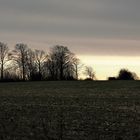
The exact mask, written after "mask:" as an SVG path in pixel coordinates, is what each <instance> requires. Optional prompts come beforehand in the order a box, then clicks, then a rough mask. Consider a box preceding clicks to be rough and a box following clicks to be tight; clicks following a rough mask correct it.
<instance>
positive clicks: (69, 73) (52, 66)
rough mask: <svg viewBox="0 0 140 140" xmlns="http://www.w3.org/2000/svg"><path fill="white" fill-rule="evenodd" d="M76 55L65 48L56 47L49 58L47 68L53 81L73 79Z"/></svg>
mask: <svg viewBox="0 0 140 140" xmlns="http://www.w3.org/2000/svg"><path fill="white" fill-rule="evenodd" d="M73 58H74V54H73V53H72V52H71V51H70V50H69V49H68V48H67V47H65V46H59V45H57V46H54V47H53V48H52V49H51V53H50V55H49V58H48V63H47V67H48V70H49V74H51V75H50V77H52V79H53V80H66V79H69V78H70V79H71V78H73V73H74V67H73Z"/></svg>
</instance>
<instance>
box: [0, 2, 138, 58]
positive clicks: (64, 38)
mask: <svg viewBox="0 0 140 140" xmlns="http://www.w3.org/2000/svg"><path fill="white" fill-rule="evenodd" d="M139 5H140V1H139V0H133V1H132V0H39V1H38V0H0V38H1V41H7V42H8V43H11V44H12V43H13V44H14V43H16V41H17V42H19V41H22V42H27V43H29V44H31V45H32V46H35V47H41V48H47V47H48V46H53V45H55V44H64V45H68V46H69V47H71V49H72V50H73V51H75V52H76V53H79V54H84V53H85V54H86V55H87V54H90V55H92V54H93V55H130V56H131V55H132V56H135V55H139V54H140V46H139V45H140V41H138V40H139V39H140V27H139V25H140V14H139V13H140V8H139Z"/></svg>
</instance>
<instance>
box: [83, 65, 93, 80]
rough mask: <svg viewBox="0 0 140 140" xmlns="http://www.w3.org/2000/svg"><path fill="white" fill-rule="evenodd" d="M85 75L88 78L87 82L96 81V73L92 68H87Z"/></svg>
mask: <svg viewBox="0 0 140 140" xmlns="http://www.w3.org/2000/svg"><path fill="white" fill-rule="evenodd" d="M84 74H85V75H86V76H87V79H86V80H94V79H95V72H94V71H93V68H92V67H90V66H86V67H85V72H84Z"/></svg>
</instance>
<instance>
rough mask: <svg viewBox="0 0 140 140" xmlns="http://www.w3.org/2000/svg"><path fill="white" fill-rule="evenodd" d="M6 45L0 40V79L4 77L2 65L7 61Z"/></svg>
mask: <svg viewBox="0 0 140 140" xmlns="http://www.w3.org/2000/svg"><path fill="white" fill-rule="evenodd" d="M8 51H9V49H8V46H7V44H5V43H2V42H0V69H1V80H3V78H4V66H5V65H6V63H7V62H8Z"/></svg>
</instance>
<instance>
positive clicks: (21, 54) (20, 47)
mask: <svg viewBox="0 0 140 140" xmlns="http://www.w3.org/2000/svg"><path fill="white" fill-rule="evenodd" d="M28 50H29V49H28V47H27V45H26V44H23V43H19V44H16V46H15V49H14V50H13V51H12V59H13V60H14V61H15V62H16V63H17V65H18V67H19V69H20V70H21V73H22V74H21V77H22V80H25V79H26V70H27V62H28V61H27V59H28Z"/></svg>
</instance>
